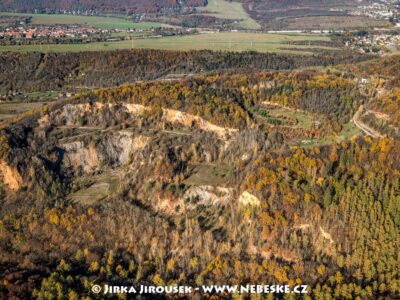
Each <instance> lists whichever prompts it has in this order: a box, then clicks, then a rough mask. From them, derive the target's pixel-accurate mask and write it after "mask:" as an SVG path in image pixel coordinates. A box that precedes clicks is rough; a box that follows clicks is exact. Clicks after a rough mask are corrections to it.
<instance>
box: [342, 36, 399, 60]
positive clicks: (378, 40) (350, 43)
mask: <svg viewBox="0 0 400 300" xmlns="http://www.w3.org/2000/svg"><path fill="white" fill-rule="evenodd" d="M345 44H346V46H347V47H349V48H350V49H352V50H356V51H359V52H361V53H366V52H375V53H378V54H381V55H384V54H386V53H388V52H389V49H394V50H400V34H399V33H398V32H397V33H396V32H384V31H383V32H382V31H379V32H371V33H368V34H365V35H362V36H353V37H352V38H350V39H348V40H347V41H346V42H345Z"/></svg>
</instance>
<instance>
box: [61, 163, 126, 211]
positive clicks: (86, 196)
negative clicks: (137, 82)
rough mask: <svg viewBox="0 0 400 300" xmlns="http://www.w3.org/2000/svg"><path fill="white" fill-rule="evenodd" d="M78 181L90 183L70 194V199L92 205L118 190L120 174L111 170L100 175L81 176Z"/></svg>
mask: <svg viewBox="0 0 400 300" xmlns="http://www.w3.org/2000/svg"><path fill="white" fill-rule="evenodd" d="M78 181H79V183H80V184H85V181H86V182H89V184H88V185H87V186H86V187H83V188H82V189H80V190H79V191H77V192H75V193H72V194H71V195H69V196H68V199H69V200H71V201H73V202H78V203H79V204H81V205H92V204H95V203H96V202H98V201H100V200H102V199H104V198H106V197H107V196H108V195H110V194H111V193H114V192H115V191H117V189H118V186H119V182H120V175H119V173H118V172H117V171H109V172H105V173H103V174H101V175H98V176H93V177H90V178H81V179H79V180H78Z"/></svg>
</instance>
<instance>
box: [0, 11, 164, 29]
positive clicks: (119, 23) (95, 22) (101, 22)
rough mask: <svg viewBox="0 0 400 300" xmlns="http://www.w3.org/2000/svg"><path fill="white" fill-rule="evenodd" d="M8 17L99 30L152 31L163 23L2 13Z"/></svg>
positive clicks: (108, 18) (59, 15)
mask: <svg viewBox="0 0 400 300" xmlns="http://www.w3.org/2000/svg"><path fill="white" fill-rule="evenodd" d="M0 15H6V16H32V24H41V25H54V24H63V25H73V24H81V25H83V24H87V25H91V26H93V27H97V28H103V29H121V30H124V29H150V28H157V27H160V26H162V24H161V23H156V22H139V23H134V22H132V21H129V20H126V19H123V18H116V17H95V16H74V15H62V14H22V13H3V12H2V13H0Z"/></svg>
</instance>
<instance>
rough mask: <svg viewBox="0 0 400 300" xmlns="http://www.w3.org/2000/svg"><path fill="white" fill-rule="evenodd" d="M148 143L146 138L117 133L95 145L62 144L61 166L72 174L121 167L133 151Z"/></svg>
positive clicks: (126, 132) (130, 133)
mask: <svg viewBox="0 0 400 300" xmlns="http://www.w3.org/2000/svg"><path fill="white" fill-rule="evenodd" d="M148 141H149V138H148V137H146V136H134V134H133V133H132V132H129V131H117V132H114V133H111V134H106V135H104V136H103V137H102V138H101V139H100V140H98V141H97V142H96V143H95V142H94V141H91V142H89V144H85V142H83V141H81V140H79V141H73V142H69V143H65V144H62V145H61V147H62V148H63V150H64V151H65V152H64V160H63V164H64V166H65V167H66V168H72V169H73V170H74V172H76V173H77V172H80V171H82V172H83V173H91V172H94V171H97V170H99V169H100V168H101V167H102V166H103V165H105V164H106V165H108V166H110V167H117V166H122V165H125V164H127V163H129V161H130V157H131V154H132V153H133V152H134V151H140V150H142V149H143V148H144V147H145V146H146V145H147V142H148Z"/></svg>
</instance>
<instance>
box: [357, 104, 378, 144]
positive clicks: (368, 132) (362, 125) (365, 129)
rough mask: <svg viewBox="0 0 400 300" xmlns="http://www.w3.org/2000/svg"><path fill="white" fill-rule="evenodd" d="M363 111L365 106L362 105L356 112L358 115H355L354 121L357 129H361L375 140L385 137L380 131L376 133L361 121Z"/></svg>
mask: <svg viewBox="0 0 400 300" xmlns="http://www.w3.org/2000/svg"><path fill="white" fill-rule="evenodd" d="M363 110H364V106H363V105H360V107H359V108H358V110H357V111H356V113H355V114H354V116H353V119H352V121H353V123H354V125H356V126H357V128H359V129H360V130H361V131H362V132H363V133H364V134H365V135H367V136H371V137H375V138H380V137H383V136H382V134H380V133H379V132H378V131H376V130H375V129H373V128H371V127H369V126H368V125H366V124H364V123H363V122H362V121H361V120H360V117H361V115H362V113H363Z"/></svg>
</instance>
